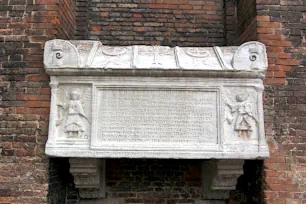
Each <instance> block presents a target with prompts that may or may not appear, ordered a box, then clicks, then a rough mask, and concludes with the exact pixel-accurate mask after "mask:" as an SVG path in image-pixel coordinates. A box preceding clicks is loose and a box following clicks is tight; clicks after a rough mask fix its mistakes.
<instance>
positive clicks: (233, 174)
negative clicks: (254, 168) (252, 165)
mask: <svg viewBox="0 0 306 204" xmlns="http://www.w3.org/2000/svg"><path fill="white" fill-rule="evenodd" d="M243 165H244V160H206V161H203V166H202V167H203V168H202V171H203V172H202V179H203V181H202V186H203V187H202V189H203V192H202V196H203V199H204V200H226V199H228V197H229V192H230V191H231V190H235V189H236V185H237V180H238V178H239V176H241V175H242V174H243Z"/></svg>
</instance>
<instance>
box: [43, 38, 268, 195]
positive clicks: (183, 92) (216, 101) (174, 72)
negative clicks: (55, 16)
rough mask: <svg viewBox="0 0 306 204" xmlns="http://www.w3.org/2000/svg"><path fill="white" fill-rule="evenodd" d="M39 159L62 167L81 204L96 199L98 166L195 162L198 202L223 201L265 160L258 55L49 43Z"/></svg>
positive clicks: (100, 184) (253, 45)
mask: <svg viewBox="0 0 306 204" xmlns="http://www.w3.org/2000/svg"><path fill="white" fill-rule="evenodd" d="M44 63H45V69H46V71H47V73H48V74H49V75H50V76H51V82H50V86H51V88H52V97H51V113H50V125H49V137H48V142H47V145H46V154H47V155H49V156H53V157H69V158H70V164H71V166H70V172H71V173H72V175H73V176H74V181H75V184H76V187H77V188H79V193H80V196H81V198H83V199H87V198H99V199H101V198H104V197H105V192H104V180H105V178H104V172H105V160H103V159H106V158H160V159H162V158H172V159H183V158H184V159H203V172H204V174H203V200H225V199H226V198H228V192H229V191H230V190H232V189H235V186H236V182H237V178H238V177H239V176H240V175H241V174H242V173H243V163H244V160H245V159H263V158H267V157H268V156H269V151H268V147H267V143H266V140H265V134H264V123H263V121H264V120H263V105H262V104H263V99H262V94H263V90H264V87H263V81H262V80H263V78H264V74H265V71H266V69H267V56H266V49H265V46H264V45H263V44H261V43H259V42H248V43H245V44H243V45H241V46H240V47H175V48H170V47H164V46H127V47H119V46H118V47H109V46H104V45H102V44H101V43H100V42H96V41H64V40H51V41H48V42H47V43H46V45H45V52H44Z"/></svg>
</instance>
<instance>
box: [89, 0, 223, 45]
mask: <svg viewBox="0 0 306 204" xmlns="http://www.w3.org/2000/svg"><path fill="white" fill-rule="evenodd" d="M90 2H91V3H90V5H89V34H88V37H89V39H92V40H101V41H102V43H103V44H107V45H134V44H150V45H151V44H156V45H170V46H195V45H197V46H213V45H224V43H225V40H224V36H225V31H224V12H223V0H192V1H191V0H125V1H120V0H95V1H90Z"/></svg>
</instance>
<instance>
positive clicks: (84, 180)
mask: <svg viewBox="0 0 306 204" xmlns="http://www.w3.org/2000/svg"><path fill="white" fill-rule="evenodd" d="M69 163H70V173H71V174H72V175H73V178H74V184H75V187H76V188H78V190H79V195H80V197H81V198H82V199H92V198H105V161H104V160H101V159H88V158H86V159H81V158H70V159H69Z"/></svg>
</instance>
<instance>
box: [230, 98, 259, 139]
mask: <svg viewBox="0 0 306 204" xmlns="http://www.w3.org/2000/svg"><path fill="white" fill-rule="evenodd" d="M229 94H230V93H229ZM250 98H251V97H250V96H249V93H248V92H241V93H238V94H237V95H236V96H235V99H236V102H231V101H230V100H229V99H228V98H225V104H226V105H227V106H228V107H229V108H230V115H228V116H227V117H226V120H227V121H228V123H229V124H232V123H233V122H234V130H235V131H237V132H238V135H239V136H240V138H242V139H245V140H248V139H250V135H251V134H250V133H251V131H253V129H252V122H253V121H255V123H256V124H257V119H256V117H255V114H254V111H253V107H252V100H251V99H250ZM253 102H254V100H253Z"/></svg>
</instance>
